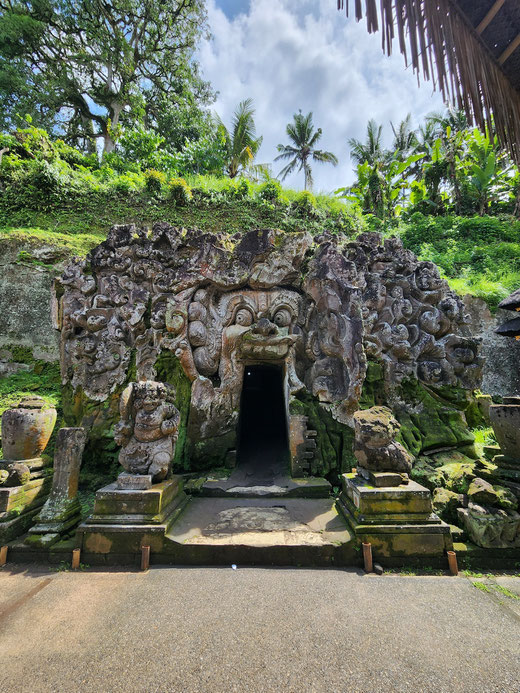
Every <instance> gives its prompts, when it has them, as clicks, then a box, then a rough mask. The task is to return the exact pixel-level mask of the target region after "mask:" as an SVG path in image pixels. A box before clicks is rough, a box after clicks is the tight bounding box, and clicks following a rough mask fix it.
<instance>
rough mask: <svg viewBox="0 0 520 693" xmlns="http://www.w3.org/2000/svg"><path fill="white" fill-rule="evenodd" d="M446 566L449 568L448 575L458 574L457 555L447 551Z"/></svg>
mask: <svg viewBox="0 0 520 693" xmlns="http://www.w3.org/2000/svg"><path fill="white" fill-rule="evenodd" d="M447 553H448V565H449V567H450V573H451V574H452V575H458V574H459V566H458V565H457V554H456V553H455V551H448V552H447Z"/></svg>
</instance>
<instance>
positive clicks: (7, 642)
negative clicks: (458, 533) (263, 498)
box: [0, 566, 520, 693]
mask: <svg viewBox="0 0 520 693" xmlns="http://www.w3.org/2000/svg"><path fill="white" fill-rule="evenodd" d="M474 579H475V581H477V582H480V583H481V585H484V586H485V587H486V589H483V588H482V587H481V588H480V589H478V588H476V587H474V586H473V585H472V584H471V582H470V581H469V580H468V579H467V578H464V577H458V578H451V577H430V576H428V577H408V576H396V575H384V576H382V577H376V576H365V575H363V574H362V573H361V572H356V571H355V570H349V571H341V570H303V569H300V570H298V569H253V568H244V569H241V568H240V567H239V568H238V570H232V569H231V568H221V569H218V568H153V569H152V570H150V571H149V572H148V573H137V572H95V571H94V570H87V571H85V572H82V573H66V572H65V573H64V572H62V573H52V572H48V571H41V570H40V571H37V570H30V569H27V568H24V567H19V568H18V569H17V568H16V567H12V566H11V567H10V566H6V568H4V569H2V570H0V691H2V693H15V692H16V693H23V692H25V691H29V692H31V693H33V692H34V693H36V692H38V693H40V692H41V693H45V692H47V691H53V692H54V691H60V692H61V691H67V692H69V691H74V692H76V691H81V692H83V691H88V692H89V693H97V692H103V693H105V692H112V691H125V693H134V692H139V693H141V692H142V693H154V692H156V691H161V692H164V693H166V692H168V693H172V692H173V693H176V692H177V691H189V692H190V693H191V692H196V691H208V692H211V693H220V692H223V693H224V692H225V693H230V692H232V691H241V692H242V691H244V692H246V691H247V692H248V693H256V691H258V692H261V693H264V692H266V693H267V692H269V691H277V692H278V691H283V692H284V693H285V692H293V691H294V692H295V693H301V692H306V691H327V693H332V692H335V691H341V692H348V693H354V692H361V691H363V692H364V691H371V692H378V691H385V692H393V691H413V693H419V692H421V693H422V692H430V691H431V692H432V693H433V692H435V693H442V692H444V691H446V692H448V691H449V692H450V693H453V692H454V691H467V692H468V693H469V692H471V693H483V692H485V693H489V692H496V691H500V692H502V691H503V692H504V693H506V692H507V693H517V692H518V691H520V610H518V608H517V601H518V600H516V599H514V598H513V596H512V595H513V594H515V593H516V594H520V578H500V580H498V581H494V580H489V579H488V578H482V580H480V579H478V578H474ZM497 585H501V586H502V587H503V589H504V590H505V593H504V591H500V590H498V588H497Z"/></svg>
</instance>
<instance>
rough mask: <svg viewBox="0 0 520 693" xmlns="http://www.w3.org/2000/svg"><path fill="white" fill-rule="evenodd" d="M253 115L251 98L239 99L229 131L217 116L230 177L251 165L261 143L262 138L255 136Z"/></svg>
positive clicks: (227, 171)
mask: <svg viewBox="0 0 520 693" xmlns="http://www.w3.org/2000/svg"><path fill="white" fill-rule="evenodd" d="M254 115H255V109H254V108H253V99H246V100H245V101H241V102H240V103H239V104H238V106H237V108H236V110H235V112H234V113H233V120H232V123H231V132H230V131H229V130H228V129H227V127H226V126H225V125H224V123H223V122H222V120H221V119H220V118H219V117H218V116H217V120H218V129H219V131H220V133H221V135H222V140H223V143H224V147H225V151H226V159H227V163H226V167H225V168H226V173H227V174H228V176H229V177H230V178H235V176H237V175H238V174H239V173H241V172H242V171H245V170H246V169H247V168H249V167H250V166H251V164H252V162H253V159H254V158H255V156H256V153H257V152H258V150H259V149H260V145H261V144H262V139H263V138H262V137H257V136H256V126H255V121H254Z"/></svg>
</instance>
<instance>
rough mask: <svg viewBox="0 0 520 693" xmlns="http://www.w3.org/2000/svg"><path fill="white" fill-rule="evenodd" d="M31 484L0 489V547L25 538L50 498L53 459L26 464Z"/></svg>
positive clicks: (34, 460)
mask: <svg viewBox="0 0 520 693" xmlns="http://www.w3.org/2000/svg"><path fill="white" fill-rule="evenodd" d="M24 464H25V465H26V466H27V467H29V470H30V477H29V480H28V481H27V482H26V483H24V484H22V485H21V486H10V487H6V486H0V544H5V543H6V542H8V541H11V540H12V539H14V538H16V537H17V536H20V534H24V533H25V532H26V531H27V529H28V528H29V527H30V526H31V525H32V524H33V522H34V517H35V515H36V514H37V513H38V511H39V510H40V508H41V507H42V505H43V503H44V502H45V499H46V498H47V496H48V494H49V490H50V487H51V483H52V478H51V476H50V465H51V460H50V458H45V457H44V458H42V457H37V458H34V459H32V460H24Z"/></svg>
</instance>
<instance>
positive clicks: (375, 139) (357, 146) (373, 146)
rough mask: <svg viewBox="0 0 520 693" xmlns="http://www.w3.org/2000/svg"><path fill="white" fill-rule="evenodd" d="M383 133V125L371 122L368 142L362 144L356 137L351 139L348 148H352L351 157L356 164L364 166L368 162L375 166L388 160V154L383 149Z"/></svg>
mask: <svg viewBox="0 0 520 693" xmlns="http://www.w3.org/2000/svg"><path fill="white" fill-rule="evenodd" d="M382 132H383V126H382V125H378V124H377V123H376V121H375V120H369V121H368V125H367V139H366V142H361V141H360V140H357V139H356V138H355V137H350V138H349V140H348V146H349V147H350V156H351V157H352V158H353V159H354V161H356V163H358V164H364V163H365V162H366V163H368V164H370V165H371V166H374V165H375V164H381V163H383V162H384V161H385V160H386V159H388V152H386V151H385V150H384V149H383V143H382V141H381V135H382Z"/></svg>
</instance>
